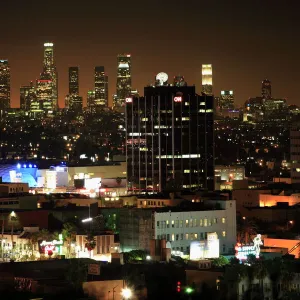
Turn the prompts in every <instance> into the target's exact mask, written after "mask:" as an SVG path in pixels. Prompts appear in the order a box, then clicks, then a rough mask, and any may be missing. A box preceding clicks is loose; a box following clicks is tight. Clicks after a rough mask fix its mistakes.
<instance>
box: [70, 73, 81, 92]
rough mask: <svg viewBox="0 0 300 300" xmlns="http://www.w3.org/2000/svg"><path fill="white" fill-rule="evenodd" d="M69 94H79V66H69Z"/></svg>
mask: <svg viewBox="0 0 300 300" xmlns="http://www.w3.org/2000/svg"><path fill="white" fill-rule="evenodd" d="M69 94H70V95H71V94H77V95H79V68H78V67H70V68H69Z"/></svg>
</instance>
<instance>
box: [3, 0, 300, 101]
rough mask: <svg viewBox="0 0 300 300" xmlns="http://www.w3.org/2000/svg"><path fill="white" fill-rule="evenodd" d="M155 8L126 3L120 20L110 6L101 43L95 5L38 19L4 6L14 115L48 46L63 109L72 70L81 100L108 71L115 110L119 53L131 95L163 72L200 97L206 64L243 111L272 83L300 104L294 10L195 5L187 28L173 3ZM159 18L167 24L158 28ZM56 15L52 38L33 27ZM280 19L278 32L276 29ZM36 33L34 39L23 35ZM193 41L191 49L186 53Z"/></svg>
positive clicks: (187, 12) (64, 7) (32, 12)
mask: <svg viewBox="0 0 300 300" xmlns="http://www.w3.org/2000/svg"><path fill="white" fill-rule="evenodd" d="M32 2H36V1H32ZM154 2H155V1H154ZM36 3H37V2H36ZM153 4H155V3H151V4H150V3H144V4H143V9H141V7H140V6H139V5H138V4H137V2H136V1H132V2H131V3H128V14H126V15H124V14H123V15H122V14H121V12H118V13H117V14H116V15H115V14H114V13H115V9H114V6H113V5H112V4H110V3H105V5H101V9H102V16H103V22H106V23H107V26H108V30H107V31H103V32H101V34H102V35H101V39H100V38H99V39H98V38H97V34H96V32H97V31H98V30H99V26H100V25H99V26H98V25H96V24H97V20H98V19H97V16H98V13H99V10H100V4H99V3H96V2H95V3H94V5H93V9H90V6H89V7H85V6H83V7H82V6H79V5H77V4H76V3H72V5H68V3H63V4H61V6H60V10H59V11H58V10H56V9H55V5H53V7H52V8H49V9H47V10H45V11H43V14H40V16H39V15H38V9H37V8H36V7H38V6H36V7H35V6H33V9H29V8H27V7H26V6H25V4H24V5H23V4H22V5H16V4H14V3H4V7H3V9H4V10H5V11H6V13H5V14H4V16H3V19H2V22H3V25H2V28H3V30H4V32H8V33H9V34H6V35H3V36H2V38H1V41H0V49H1V51H0V58H1V59H8V60H9V64H10V68H11V74H12V75H11V86H12V89H11V104H12V107H18V106H19V98H20V96H19V88H20V86H23V85H27V84H28V82H30V81H31V80H33V81H35V80H36V79H37V78H38V75H39V73H40V71H41V68H42V47H43V43H44V42H45V41H52V42H53V43H54V44H55V61H56V65H57V70H58V74H59V105H60V107H63V106H64V97H65V95H66V94H68V67H70V66H74V65H75V66H79V67H80V70H81V82H80V89H81V94H82V95H86V94H87V91H88V90H91V89H92V88H93V71H94V67H95V66H97V65H104V66H105V69H106V70H107V74H108V76H109V78H110V81H109V91H110V92H109V105H112V94H114V93H115V86H116V78H117V74H116V56H117V55H118V54H119V53H130V54H131V55H132V63H133V68H132V87H133V88H137V89H138V90H139V91H140V93H142V92H143V87H144V86H145V85H147V84H149V83H152V82H153V78H154V76H155V74H157V73H159V72H162V71H163V72H166V73H168V74H169V77H170V78H172V77H173V76H175V75H178V74H180V75H184V76H185V79H186V81H187V83H188V84H189V85H193V84H195V85H196V91H197V92H198V93H199V92H200V91H201V66H202V64H206V63H207V64H212V65H213V68H214V75H213V76H214V77H213V82H214V93H215V95H218V94H219V92H220V91H221V90H234V92H235V96H236V102H237V104H239V105H241V104H242V103H244V102H245V101H246V100H247V99H248V98H249V97H255V96H260V92H261V91H260V84H261V81H262V80H263V79H264V78H268V79H269V80H271V81H272V89H273V91H272V94H273V95H274V97H276V98H278V97H284V98H285V97H287V98H288V102H289V103H290V104H298V105H299V104H300V100H298V96H297V93H298V89H297V81H298V69H299V67H300V66H299V62H298V55H297V53H298V52H299V42H298V41H297V40H294V39H293V38H292V37H293V35H294V32H295V28H297V24H298V22H299V21H298V19H297V18H296V17H294V14H295V13H296V11H297V10H296V9H295V7H293V4H289V6H287V5H285V4H282V3H281V4H279V3H274V2H273V3H272V5H268V3H259V4H255V3H251V4H250V3H247V4H245V6H244V7H243V8H242V7H241V6H240V5H238V4H237V5H234V6H228V7H227V6H226V4H225V3H218V5H216V3H204V4H200V3H199V2H197V3H196V2H194V1H193V2H192V3H189V5H186V6H185V9H184V10H183V11H181V12H180V13H181V18H180V19H181V22H175V20H173V19H172V18H171V16H172V15H173V12H174V13H175V12H178V7H177V6H176V5H174V4H173V5H170V1H165V2H164V3H163V4H160V9H157V6H156V5H153ZM166 9H167V10H169V12H170V13H168V17H165V15H164V14H163V11H165V10H166ZM66 11H68V14H67V16H65V14H64V13H65V12H66ZM143 11H146V13H145V12H143ZM200 11H202V12H205V13H203V14H201V18H202V21H201V22H198V21H197V20H198V18H196V16H197V15H198V14H199V12H200ZM85 13H86V14H87V15H88V16H89V19H88V20H87V21H88V22H78V24H76V22H75V23H74V19H75V18H77V17H79V16H81V15H82V14H85ZM153 13H155V14H156V16H157V18H158V19H159V20H160V21H161V22H153V18H152V16H153ZM53 14H55V16H56V18H55V22H53V24H52V25H51V26H50V27H47V30H45V29H44V26H34V24H41V25H43V24H47V22H48V21H49V19H50V18H52V17H53ZM133 16H134V17H135V18H136V20H137V21H138V20H139V18H141V16H142V17H143V24H142V25H141V24H140V22H135V21H131V19H135V18H132V17H133ZM279 17H280V20H281V22H280V24H279V23H278V22H276V20H278V18H279ZM71 23H72V24H73V25H72V26H73V27H74V28H73V30H72V36H69V32H68V26H66V25H67V24H71ZM113 24H114V26H112V25H113ZM136 24H139V25H136ZM200 24H201V25H200ZM249 24H251V26H249ZM121 25H122V26H123V27H122V28H123V29H122V30H124V31H126V32H127V33H128V34H127V35H126V38H125V36H124V35H120V31H119V28H120V26H121ZM33 26H34V28H35V30H34V31H31V32H33V34H31V35H29V36H28V35H24V32H26V31H27V32H29V31H30V28H33ZM158 32H159V34H158ZM204 34H205V39H203V35H204ZM161 36H164V38H162V37H161ZM187 41H191V44H192V45H193V46H192V47H186V46H187V43H188V42H187ZM280 41H284V43H281V42H280ZM89 45H93V47H90V46H89ZM170 45H174V47H170ZM254 54H255V55H254ZM253 57H254V59H253ZM287 74H289V76H286V75H287ZM290 77H292V78H293V79H294V80H290ZM84 104H85V105H86V96H84Z"/></svg>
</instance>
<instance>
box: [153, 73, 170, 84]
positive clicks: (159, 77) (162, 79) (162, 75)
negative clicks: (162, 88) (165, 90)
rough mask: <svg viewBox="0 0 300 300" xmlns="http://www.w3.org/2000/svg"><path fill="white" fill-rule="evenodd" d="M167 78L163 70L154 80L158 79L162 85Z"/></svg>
mask: <svg viewBox="0 0 300 300" xmlns="http://www.w3.org/2000/svg"><path fill="white" fill-rule="evenodd" d="M168 78H169V77H168V74H167V73H164V72H160V73H158V74H157V75H156V80H157V81H159V83H160V85H164V83H165V82H166V81H167V80H168Z"/></svg>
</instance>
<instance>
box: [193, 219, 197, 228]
mask: <svg viewBox="0 0 300 300" xmlns="http://www.w3.org/2000/svg"><path fill="white" fill-rule="evenodd" d="M193 226H194V227H196V226H197V219H194V223H193Z"/></svg>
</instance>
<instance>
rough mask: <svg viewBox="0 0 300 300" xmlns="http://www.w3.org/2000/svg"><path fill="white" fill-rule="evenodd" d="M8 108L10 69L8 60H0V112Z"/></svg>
mask: <svg viewBox="0 0 300 300" xmlns="http://www.w3.org/2000/svg"><path fill="white" fill-rule="evenodd" d="M7 108H10V67H9V64H8V60H3V59H2V60H0V110H4V109H7Z"/></svg>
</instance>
